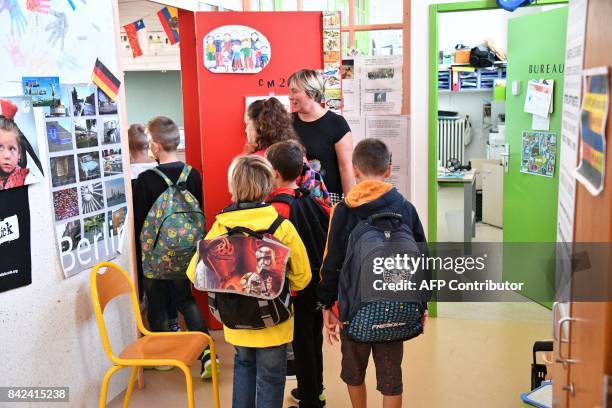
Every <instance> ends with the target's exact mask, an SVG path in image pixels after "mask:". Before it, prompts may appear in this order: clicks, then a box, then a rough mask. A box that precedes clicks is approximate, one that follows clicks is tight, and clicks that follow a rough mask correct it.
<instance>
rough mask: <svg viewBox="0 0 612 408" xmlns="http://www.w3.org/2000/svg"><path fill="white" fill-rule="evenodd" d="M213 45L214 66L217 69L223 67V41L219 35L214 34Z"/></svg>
mask: <svg viewBox="0 0 612 408" xmlns="http://www.w3.org/2000/svg"><path fill="white" fill-rule="evenodd" d="M213 43H214V44H215V66H216V67H217V68H219V67H220V66H222V65H223V40H222V39H221V34H215V38H214V41H213Z"/></svg>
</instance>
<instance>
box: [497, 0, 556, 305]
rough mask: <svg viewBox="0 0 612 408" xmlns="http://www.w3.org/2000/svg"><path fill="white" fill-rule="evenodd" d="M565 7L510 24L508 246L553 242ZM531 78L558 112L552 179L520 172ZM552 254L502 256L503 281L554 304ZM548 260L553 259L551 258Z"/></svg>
mask: <svg viewBox="0 0 612 408" xmlns="http://www.w3.org/2000/svg"><path fill="white" fill-rule="evenodd" d="M566 26H567V7H562V8H558V9H554V10H551V11H545V12H541V13H536V14H531V15H527V16H523V17H518V18H515V19H511V20H510V21H509V24H508V71H507V86H508V89H512V83H513V82H514V81H519V82H520V94H519V95H517V96H515V95H512V94H511V92H508V93H507V95H506V143H509V145H510V147H509V153H510V154H509V171H508V172H507V173H505V175H504V242H555V241H556V224H557V192H558V184H559V183H558V181H559V180H558V173H559V170H558V169H559V157H560V155H559V150H560V148H561V137H560V136H561V113H562V106H563V71H564V63H565V38H566ZM530 79H553V80H554V81H555V84H554V100H553V109H554V112H553V113H552V115H551V118H550V130H549V131H550V132H553V133H556V134H557V158H556V163H555V173H554V177H544V176H538V175H533V174H525V173H521V172H520V166H521V145H522V132H523V131H528V130H531V126H532V115H531V114H529V113H526V112H524V111H523V108H524V103H525V96H526V93H527V83H528V81H529V80H530ZM540 247H541V249H542V252H544V251H550V252H551V253H550V254H544V253H537V254H536V252H538V251H533V253H531V254H524V253H512V252H513V251H512V248H510V247H507V248H506V250H505V251H504V272H503V276H504V278H505V279H508V280H510V281H514V282H525V283H526V285H525V290H523V291H522V292H521V293H522V294H523V295H525V296H526V297H528V298H531V299H535V300H539V301H541V300H543V299H552V297H553V295H554V281H555V280H554V263H553V262H552V261H551V262H549V263H547V264H546V263H545V264H543V263H542V262H541V259H542V258H545V259H546V258H548V259H554V253H553V250H554V247H552V246H550V245H547V246H545V245H541V246H540ZM547 255H548V256H549V257H550V258H549V257H547Z"/></svg>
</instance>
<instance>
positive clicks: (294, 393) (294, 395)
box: [290, 388, 327, 407]
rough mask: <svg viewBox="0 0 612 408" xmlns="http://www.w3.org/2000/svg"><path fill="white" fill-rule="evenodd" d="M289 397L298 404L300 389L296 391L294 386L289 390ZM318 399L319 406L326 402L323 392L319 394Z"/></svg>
mask: <svg viewBox="0 0 612 408" xmlns="http://www.w3.org/2000/svg"><path fill="white" fill-rule="evenodd" d="M290 394H291V399H292V400H293V402H297V403H298V404H299V403H300V391H298V389H297V388H294V389H292V390H291V393H290ZM319 401H321V406H322V407H324V406H325V404H326V402H327V401H326V400H325V394H324V393H323V392H322V393H321V395H319Z"/></svg>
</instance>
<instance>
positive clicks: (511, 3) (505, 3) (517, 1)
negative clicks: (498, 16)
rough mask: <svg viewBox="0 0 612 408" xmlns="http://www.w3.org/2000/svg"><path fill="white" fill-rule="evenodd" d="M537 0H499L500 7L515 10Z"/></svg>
mask: <svg viewBox="0 0 612 408" xmlns="http://www.w3.org/2000/svg"><path fill="white" fill-rule="evenodd" d="M534 1H535V0H497V4H499V7H501V8H503V9H504V10H508V11H514V10H516V9H517V8H519V7H521V6H527V5H529V4H531V3H533V2H534Z"/></svg>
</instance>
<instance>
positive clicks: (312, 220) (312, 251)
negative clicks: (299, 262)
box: [269, 188, 329, 283]
mask: <svg viewBox="0 0 612 408" xmlns="http://www.w3.org/2000/svg"><path fill="white" fill-rule="evenodd" d="M269 202H270V203H285V204H287V205H289V208H290V210H289V211H290V212H289V221H291V223H292V224H293V226H294V227H295V229H296V230H297V232H298V234H299V236H300V238H302V242H303V243H304V246H305V247H306V252H307V253H308V260H309V261H310V269H311V270H313V271H317V274H318V272H319V270H320V269H321V265H322V264H323V253H324V252H325V243H326V241H327V230H328V227H329V215H328V214H327V212H326V211H325V210H324V209H323V208H322V204H320V203H319V202H317V200H316V199H315V198H314V197H313V196H312V195H311V194H310V191H309V190H308V189H305V188H297V189H295V193H294V195H290V194H278V195H276V196H274V197H272V199H271V200H269ZM313 281H314V282H315V283H316V282H317V280H316V279H312V280H311V282H313Z"/></svg>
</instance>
